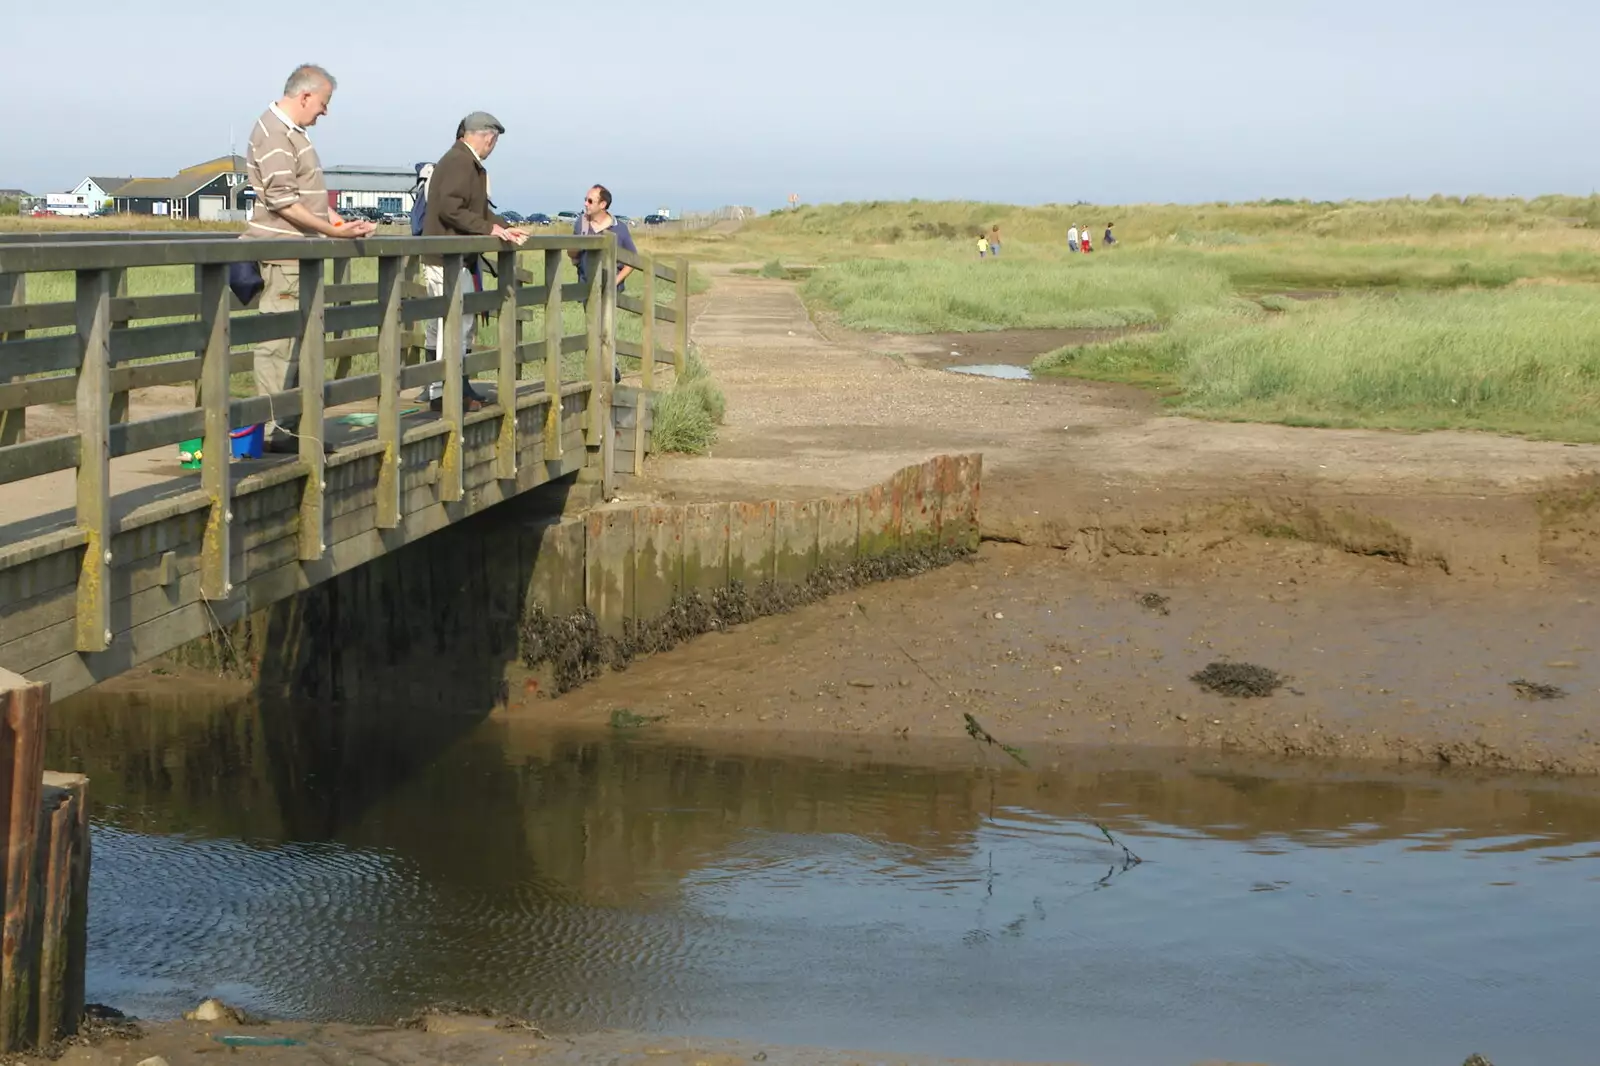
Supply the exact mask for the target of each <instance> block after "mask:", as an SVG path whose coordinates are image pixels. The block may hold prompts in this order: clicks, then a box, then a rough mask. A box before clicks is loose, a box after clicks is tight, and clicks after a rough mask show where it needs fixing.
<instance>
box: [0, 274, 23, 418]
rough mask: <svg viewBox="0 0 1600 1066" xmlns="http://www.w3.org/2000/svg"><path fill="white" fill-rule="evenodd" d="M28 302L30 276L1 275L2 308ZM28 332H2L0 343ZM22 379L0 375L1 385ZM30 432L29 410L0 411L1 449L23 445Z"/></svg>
mask: <svg viewBox="0 0 1600 1066" xmlns="http://www.w3.org/2000/svg"><path fill="white" fill-rule="evenodd" d="M27 302H28V275H26V274H0V307H21V306H22V305H23V304H25V303H27ZM27 335H28V332H27V330H13V331H11V332H9V333H7V332H0V341H20V340H23V339H24V338H26V337H27ZM20 380H22V379H21V378H20V377H12V376H11V375H9V374H3V373H0V383H3V382H9V381H20ZM27 432H28V409H27V408H26V407H13V408H11V409H10V410H0V448H4V447H5V446H6V445H8V444H21V443H22V441H23V439H24V438H25V437H26V436H27Z"/></svg>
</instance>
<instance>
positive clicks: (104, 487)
mask: <svg viewBox="0 0 1600 1066" xmlns="http://www.w3.org/2000/svg"><path fill="white" fill-rule="evenodd" d="M77 277H78V283H77V329H78V359H79V362H78V391H77V418H78V494H77V495H78V500H77V517H78V529H79V530H81V531H82V533H83V536H84V546H83V564H82V567H81V568H80V570H79V572H78V600H77V610H76V618H77V626H76V639H77V644H76V647H77V649H78V650H79V651H83V652H93V651H104V650H105V649H106V648H108V647H110V646H111V589H110V587H109V586H110V584H111V284H112V278H111V272H110V271H108V270H80V271H78V275H77Z"/></svg>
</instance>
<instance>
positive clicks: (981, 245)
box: [978, 232, 989, 259]
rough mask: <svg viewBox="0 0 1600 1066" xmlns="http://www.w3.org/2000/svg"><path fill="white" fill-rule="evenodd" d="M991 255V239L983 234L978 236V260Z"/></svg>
mask: <svg viewBox="0 0 1600 1066" xmlns="http://www.w3.org/2000/svg"><path fill="white" fill-rule="evenodd" d="M988 254H989V238H988V237H985V236H984V235H983V234H982V233H981V232H980V233H979V234H978V258H979V259H982V258H983V257H984V256H986V255H988Z"/></svg>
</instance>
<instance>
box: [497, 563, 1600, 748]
mask: <svg viewBox="0 0 1600 1066" xmlns="http://www.w3.org/2000/svg"><path fill="white" fill-rule="evenodd" d="M1223 574H1226V575H1227V580H1217V578H1218V577H1219V576H1220V575H1223ZM1150 593H1155V594H1156V596H1157V597H1165V598H1166V599H1165V600H1164V601H1160V600H1157V599H1150V600H1147V601H1145V602H1141V599H1142V598H1143V597H1146V596H1147V595H1148V594H1150ZM1597 605H1600V581H1595V580H1594V579H1590V578H1583V577H1580V576H1576V575H1573V576H1569V578H1568V579H1567V580H1564V581H1560V582H1552V583H1546V584H1540V585H1531V586H1522V587H1516V588H1505V587H1485V586H1484V585H1481V584H1479V583H1465V582H1447V581H1440V580H1437V579H1436V577H1435V575H1434V574H1433V573H1430V572H1429V571H1427V570H1426V569H1418V568H1413V567H1407V566H1403V565H1399V564H1397V563H1395V562H1393V561H1391V560H1387V559H1382V558H1366V557H1356V556H1351V555H1350V554H1349V553H1347V552H1342V551H1339V550H1337V549H1333V548H1329V547H1326V546H1319V545H1314V544H1289V545H1282V546H1279V548H1278V549H1277V550H1276V551H1274V552H1272V553H1257V552H1252V550H1251V546H1250V545H1248V544H1243V543H1235V544H1231V545H1230V544H1223V545H1218V546H1217V547H1216V549H1215V550H1214V551H1213V552H1212V553H1211V555H1210V557H1209V558H1208V559H1206V560H1205V561H1203V562H1200V563H1197V562H1196V561H1195V560H1193V559H1169V560H1163V559H1158V558H1142V557H1127V558H1120V557H1119V558H1111V559H1106V560H1101V561H1100V562H1098V563H1096V564H1095V565H1092V566H1086V565H1084V564H1083V563H1081V562H1078V561H1076V560H1074V559H1072V558H1071V557H1070V556H1069V555H1068V554H1066V553H1062V552H1057V551H1051V550H1048V549H1038V548H1026V547H1019V546H1013V545H1004V544H986V545H985V546H984V547H983V549H982V551H981V552H980V553H979V554H978V555H977V556H976V557H975V558H973V559H972V560H970V561H967V562H961V563H957V564H956V565H954V566H952V567H949V568H947V569H945V570H942V571H939V572H936V573H932V574H927V575H923V576H920V577H917V578H912V579H907V580H902V581H895V582H890V583H887V584H884V585H880V586H874V587H870V588H866V589H862V590H858V591H857V592H856V593H854V594H852V595H849V596H840V597H835V598H833V599H831V600H829V601H826V602H823V603H820V604H816V605H813V606H810V607H807V608H804V609H802V610H800V611H797V612H795V613H793V614H790V615H786V616H782V617H775V618H767V619H762V620H759V621H757V622H755V623H751V624H749V625H745V626H740V627H736V628H735V629H734V630H732V631H730V632H727V633H722V634H717V635H713V636H708V637H705V638H702V639H700V640H697V641H694V642H692V643H690V644H688V645H685V646H682V647H679V648H677V649H674V650H672V651H669V652H665V653H662V654H659V655H656V656H654V657H652V658H649V659H645V660H642V661H639V662H636V663H634V664H633V666H632V667H631V668H629V669H628V670H627V671H625V672H620V673H612V674H609V675H607V676H605V677H602V678H601V679H599V680H598V681H596V682H593V683H591V684H589V685H587V686H585V687H583V688H581V689H578V690H576V691H573V692H570V693H568V694H566V695H564V696H562V697H559V698H556V699H545V698H542V697H541V696H540V695H539V694H537V693H529V692H524V691H522V689H520V688H518V687H515V686H514V687H513V693H514V695H513V698H512V702H511V706H510V707H509V708H507V711H506V713H508V714H510V715H512V716H513V717H527V718H529V719H532V720H535V721H547V722H550V723H556V722H561V723H585V722H589V723H595V724H601V723H604V722H605V721H607V720H608V719H609V717H610V715H611V713H612V712H613V711H614V710H616V709H619V708H624V709H627V710H629V711H631V712H633V713H635V714H640V715H662V716H664V718H663V719H662V720H661V721H660V722H659V723H658V725H659V728H662V729H668V730H672V729H695V730H701V731H705V730H712V731H728V732H734V733H738V734H740V735H743V736H753V735H757V734H761V733H766V732H778V731H789V732H796V731H798V732H804V731H820V732H831V733H843V734H865V735H875V736H883V737H961V736H964V735H965V734H966V731H967V721H966V717H965V716H966V715H968V714H970V715H972V716H974V717H975V718H976V719H977V720H978V721H979V722H980V723H981V724H982V725H983V726H984V727H985V728H986V729H987V730H988V731H989V732H990V733H992V734H993V735H994V736H996V737H997V738H999V739H1000V740H1002V741H1005V742H1008V743H1013V744H1017V745H1022V746H1026V745H1028V744H1030V743H1041V742H1048V743H1052V744H1134V745H1154V746H1177V747H1200V748H1214V749H1224V750H1241V751H1253V752H1265V753H1271V754H1280V755H1315V756H1330V757H1356V758H1364V759H1376V760H1382V761H1386V762H1391V763H1392V762H1403V763H1421V764H1431V765H1449V766H1458V767H1475V768H1489V769H1498V770H1530V771H1538V772H1554V773H1585V774H1587V773H1595V772H1600V737H1597V735H1596V733H1595V725H1594V722H1593V721H1592V714H1593V711H1594V709H1595V707H1596V706H1597V705H1600V655H1596V647H1597V641H1600V636H1597V634H1600V606H1597ZM1212 662H1235V663H1253V664H1259V665H1260V666H1263V667H1266V668H1268V669H1270V670H1273V671H1275V672H1277V673H1278V674H1280V675H1282V684H1281V685H1280V686H1279V687H1278V688H1276V690H1275V691H1273V693H1272V694H1271V695H1269V696H1265V697H1261V698H1231V697H1228V696H1223V695H1217V694H1215V693H1213V692H1209V691H1205V690H1204V689H1202V688H1201V687H1200V686H1199V685H1198V684H1196V683H1195V682H1194V681H1192V680H1191V677H1192V675H1194V674H1195V673H1197V672H1199V671H1201V670H1202V669H1204V668H1205V667H1206V666H1207V665H1208V664H1210V663H1212ZM1517 681H1523V682H1529V683H1531V684H1532V685H1534V686H1551V689H1554V690H1559V695H1558V694H1557V693H1556V692H1554V691H1551V690H1548V689H1547V690H1537V689H1530V688H1519V687H1514V686H1513V684H1512V683H1513V682H1517ZM1540 691H1543V692H1544V693H1545V694H1547V695H1555V696H1556V697H1557V698H1552V699H1538V698H1532V699H1530V698H1527V697H1528V696H1530V695H1537V694H1538V693H1539V692H1540Z"/></svg>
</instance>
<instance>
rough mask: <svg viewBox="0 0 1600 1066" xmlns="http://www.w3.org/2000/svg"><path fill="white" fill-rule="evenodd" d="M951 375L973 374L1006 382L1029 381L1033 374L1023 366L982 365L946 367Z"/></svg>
mask: <svg viewBox="0 0 1600 1066" xmlns="http://www.w3.org/2000/svg"><path fill="white" fill-rule="evenodd" d="M945 369H946V370H948V371H950V372H951V373H952V374H975V375H977V376H978V377H984V378H1005V379H1006V380H1008V381H1031V380H1033V372H1032V371H1031V370H1029V369H1028V368H1027V367H1025V366H1012V365H1010V364H1009V363H984V364H982V365H979V366H947V367H945Z"/></svg>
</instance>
